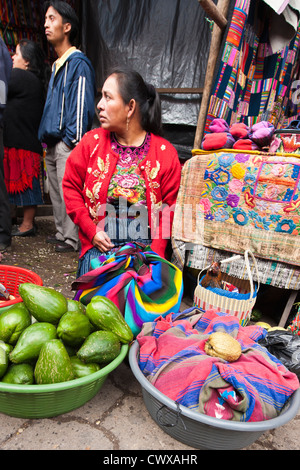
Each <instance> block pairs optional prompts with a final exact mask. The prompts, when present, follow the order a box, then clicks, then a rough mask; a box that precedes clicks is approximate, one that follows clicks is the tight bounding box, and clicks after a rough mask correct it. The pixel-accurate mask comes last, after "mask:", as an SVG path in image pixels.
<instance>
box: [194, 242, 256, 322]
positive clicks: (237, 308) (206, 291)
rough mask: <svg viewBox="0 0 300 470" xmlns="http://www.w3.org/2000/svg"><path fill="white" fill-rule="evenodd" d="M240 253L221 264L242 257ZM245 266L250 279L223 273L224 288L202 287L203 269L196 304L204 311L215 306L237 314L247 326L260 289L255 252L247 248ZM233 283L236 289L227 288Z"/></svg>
mask: <svg viewBox="0 0 300 470" xmlns="http://www.w3.org/2000/svg"><path fill="white" fill-rule="evenodd" d="M249 255H250V256H251V258H252V260H253V264H254V268H255V270H256V275H257V279H258V285H257V286H255V285H254V282H253V277H252V272H251V268H250V264H249ZM240 257H241V256H240V255H235V256H233V257H231V258H227V259H225V260H222V261H221V265H223V264H224V263H226V262H232V261H233V260H234V259H237V258H240ZM244 260H245V266H246V269H247V273H248V279H239V278H237V277H234V276H231V275H228V274H226V273H222V281H223V284H224V285H225V288H224V289H221V288H212V287H202V286H201V281H202V279H203V277H204V276H202V277H201V278H200V276H201V274H202V273H203V271H205V270H206V269H207V268H205V269H203V270H202V271H200V273H199V275H198V282H197V286H196V289H195V291H194V305H195V306H196V307H198V308H200V309H201V310H202V311H203V312H205V311H206V310H208V309H211V308H214V309H217V311H218V312H223V313H226V314H228V315H232V316H235V317H237V318H238V319H239V323H240V325H241V326H246V325H247V323H248V321H249V320H250V316H251V311H252V309H253V307H254V304H255V302H256V298H257V293H258V289H259V273H258V267H257V264H256V260H255V258H254V256H253V254H252V253H251V252H250V251H249V250H246V251H245V254H244ZM229 285H233V286H234V287H235V288H236V289H235V290H236V291H238V292H235V291H232V292H231V291H230V290H227V288H226V286H229Z"/></svg>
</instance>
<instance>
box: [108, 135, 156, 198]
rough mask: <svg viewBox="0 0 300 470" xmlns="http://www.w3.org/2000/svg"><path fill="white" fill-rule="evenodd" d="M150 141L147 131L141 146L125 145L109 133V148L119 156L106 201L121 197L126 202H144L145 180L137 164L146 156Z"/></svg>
mask: <svg viewBox="0 0 300 470" xmlns="http://www.w3.org/2000/svg"><path fill="white" fill-rule="evenodd" d="M150 141H151V135H150V134H149V133H147V134H146V137H145V140H144V142H143V144H142V145H141V146H139V147H127V146H124V145H121V144H119V142H118V141H117V140H116V138H115V136H114V134H112V135H111V148H112V150H113V151H114V152H115V153H117V154H118V155H119V158H118V161H117V165H116V169H115V171H114V173H113V175H112V177H111V181H110V184H109V187H108V194H107V202H109V203H111V204H113V203H116V202H117V201H118V200H119V198H120V197H123V198H126V199H127V201H128V204H137V203H139V204H144V205H145V204H146V185H145V180H144V178H143V176H142V174H141V172H140V169H139V167H138V165H139V164H140V163H141V162H142V160H143V159H144V158H145V157H146V155H147V153H148V150H149V147H150Z"/></svg>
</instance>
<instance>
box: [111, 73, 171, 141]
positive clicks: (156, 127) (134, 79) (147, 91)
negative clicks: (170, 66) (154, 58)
mask: <svg viewBox="0 0 300 470" xmlns="http://www.w3.org/2000/svg"><path fill="white" fill-rule="evenodd" d="M113 74H114V75H116V76H117V81H118V85H119V91H120V95H121V96H122V98H123V101H124V103H125V104H128V103H129V101H130V100H131V99H134V100H135V101H136V103H137V104H138V107H139V110H140V115H141V124H142V127H143V129H144V130H145V131H147V132H152V133H153V134H156V135H162V122H161V103H160V97H159V94H158V93H157V91H156V90H155V88H154V86H153V85H151V84H150V83H146V82H145V81H144V79H143V77H142V76H141V75H140V74H139V73H138V72H136V71H135V70H131V69H128V68H125V67H114V68H113V69H111V70H110V72H109V75H113Z"/></svg>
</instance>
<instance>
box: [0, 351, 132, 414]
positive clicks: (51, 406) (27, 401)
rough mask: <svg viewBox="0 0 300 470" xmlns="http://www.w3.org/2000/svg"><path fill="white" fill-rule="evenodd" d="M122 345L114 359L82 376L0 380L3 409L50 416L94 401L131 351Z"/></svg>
mask: <svg viewBox="0 0 300 470" xmlns="http://www.w3.org/2000/svg"><path fill="white" fill-rule="evenodd" d="M128 347H129V346H128V344H123V345H122V347H121V351H120V354H119V355H118V357H116V358H115V359H114V360H113V361H112V362H110V363H109V364H107V365H106V366H105V367H103V368H102V369H100V370H99V371H97V372H94V373H93V374H90V375H87V376H86V377H82V378H80V379H75V380H70V381H68V382H60V383H57V384H49V385H14V384H7V383H3V382H0V412H1V413H4V414H7V415H9V416H14V417H17V418H50V417H52V416H58V415H60V414H63V413H67V412H69V411H72V410H75V409H76V408H79V407H80V406H82V405H84V404H85V403H86V402H88V401H89V400H91V399H92V398H93V397H94V396H95V395H96V394H97V393H98V391H99V390H100V388H101V387H102V385H103V384H104V382H105V380H106V378H107V376H108V374H109V373H110V372H112V371H113V370H114V369H116V368H117V367H118V365H120V364H121V362H122V361H123V360H124V358H125V356H126V355H127V353H128Z"/></svg>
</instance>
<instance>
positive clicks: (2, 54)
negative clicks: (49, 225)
mask: <svg viewBox="0 0 300 470" xmlns="http://www.w3.org/2000/svg"><path fill="white" fill-rule="evenodd" d="M11 69H12V60H11V57H10V53H9V51H8V49H7V47H6V45H5V43H4V41H3V40H2V38H1V37H0V252H3V251H6V250H7V249H8V248H9V247H10V245H11V211H10V204H9V199H8V194H7V191H6V186H5V182H4V170H3V158H4V149H3V113H4V108H5V105H6V99H7V89H8V81H9V78H10V74H11Z"/></svg>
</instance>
